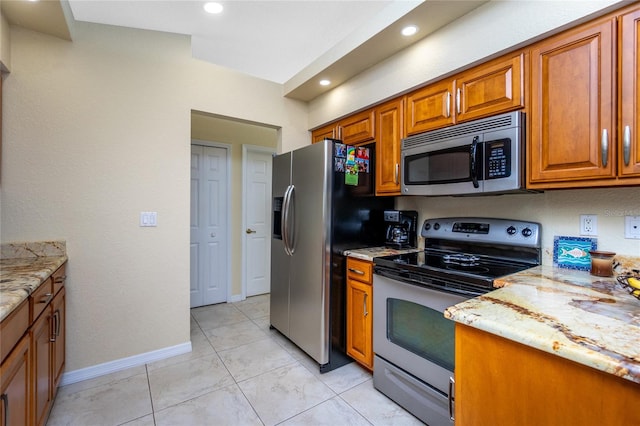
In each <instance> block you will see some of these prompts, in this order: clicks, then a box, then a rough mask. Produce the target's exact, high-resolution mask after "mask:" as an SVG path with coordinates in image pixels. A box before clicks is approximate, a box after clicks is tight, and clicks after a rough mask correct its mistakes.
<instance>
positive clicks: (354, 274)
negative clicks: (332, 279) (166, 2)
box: [347, 257, 373, 284]
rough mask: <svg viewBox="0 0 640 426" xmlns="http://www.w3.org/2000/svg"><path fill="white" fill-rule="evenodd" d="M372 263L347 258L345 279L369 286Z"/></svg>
mask: <svg viewBox="0 0 640 426" xmlns="http://www.w3.org/2000/svg"><path fill="white" fill-rule="evenodd" d="M372 270H373V262H369V261H368V260H360V259H353V258H351V257H348V258H347V278H349V279H352V280H358V281H362V282H364V283H368V284H371V283H372V281H373V279H372V273H373V271H372Z"/></svg>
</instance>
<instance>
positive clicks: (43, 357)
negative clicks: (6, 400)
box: [31, 309, 52, 425]
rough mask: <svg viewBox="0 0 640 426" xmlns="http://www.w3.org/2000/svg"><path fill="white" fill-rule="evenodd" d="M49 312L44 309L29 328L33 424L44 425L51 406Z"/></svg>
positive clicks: (50, 323)
mask: <svg viewBox="0 0 640 426" xmlns="http://www.w3.org/2000/svg"><path fill="white" fill-rule="evenodd" d="M51 328H52V315H51V310H50V309H46V310H45V311H44V312H43V313H42V314H41V315H40V316H39V317H38V319H37V320H36V321H35V322H34V323H33V325H32V326H31V347H32V349H31V350H32V359H33V362H32V372H33V385H34V388H33V396H34V399H33V402H34V404H33V408H34V410H35V424H37V425H41V424H44V423H45V420H46V416H47V414H48V408H49V405H50V404H51V342H50V340H51Z"/></svg>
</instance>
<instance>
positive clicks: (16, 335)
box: [0, 300, 30, 361]
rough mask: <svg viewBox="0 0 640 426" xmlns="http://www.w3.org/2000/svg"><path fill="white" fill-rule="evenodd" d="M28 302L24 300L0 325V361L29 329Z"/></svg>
mask: <svg viewBox="0 0 640 426" xmlns="http://www.w3.org/2000/svg"><path fill="white" fill-rule="evenodd" d="M29 324H30V323H29V301H28V300H25V301H24V302H22V303H21V304H20V306H18V307H17V308H15V309H14V310H13V312H11V313H10V314H9V316H7V317H6V318H5V319H3V320H2V323H0V335H1V336H2V339H0V359H1V361H4V359H5V358H6V357H7V355H9V353H10V352H11V349H13V347H14V346H15V345H16V344H17V343H18V341H19V340H20V338H21V337H22V336H23V335H24V333H26V331H27V329H28V328H29Z"/></svg>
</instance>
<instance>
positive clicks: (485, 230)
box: [420, 217, 542, 247]
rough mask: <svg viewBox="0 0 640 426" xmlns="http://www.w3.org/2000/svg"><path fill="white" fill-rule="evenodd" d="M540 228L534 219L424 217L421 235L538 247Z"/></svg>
mask: <svg viewBox="0 0 640 426" xmlns="http://www.w3.org/2000/svg"><path fill="white" fill-rule="evenodd" d="M541 230H542V225H540V224H539V223H536V222H526V221H521V220H512V219H493V218H478V217H453V218H452V217H447V218H436V219H427V220H425V221H424V224H423V225H422V230H421V232H420V235H422V236H423V237H424V238H438V239H445V240H456V241H474V242H478V243H498V244H508V245H515V246H524V247H540V243H541V238H542V235H541Z"/></svg>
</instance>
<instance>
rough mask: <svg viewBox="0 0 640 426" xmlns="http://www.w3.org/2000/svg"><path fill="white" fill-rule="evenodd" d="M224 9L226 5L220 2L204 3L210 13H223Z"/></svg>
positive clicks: (205, 8)
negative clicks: (223, 5)
mask: <svg viewBox="0 0 640 426" xmlns="http://www.w3.org/2000/svg"><path fill="white" fill-rule="evenodd" d="M222 9H224V7H222V5H221V4H220V3H216V2H207V3H205V4H204V10H205V11H207V12H209V13H221V12H222Z"/></svg>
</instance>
